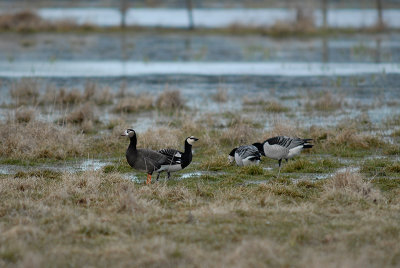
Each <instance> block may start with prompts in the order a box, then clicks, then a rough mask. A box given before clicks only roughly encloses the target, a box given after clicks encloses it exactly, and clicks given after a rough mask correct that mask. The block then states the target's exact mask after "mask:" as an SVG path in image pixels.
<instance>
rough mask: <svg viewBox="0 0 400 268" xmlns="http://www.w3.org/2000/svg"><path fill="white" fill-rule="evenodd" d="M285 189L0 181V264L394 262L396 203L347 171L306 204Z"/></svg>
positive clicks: (86, 179)
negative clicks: (375, 198) (376, 195)
mask: <svg viewBox="0 0 400 268" xmlns="http://www.w3.org/2000/svg"><path fill="white" fill-rule="evenodd" d="M208 179H210V180H211V181H210V182H209V181H208ZM231 179H232V178H231ZM233 182H234V181H233ZM310 185H312V184H310ZM285 187H286V188H285ZM289 189H291V190H292V192H293V191H299V192H302V191H303V190H302V188H296V186H295V185H292V184H291V185H288V186H285V184H282V183H279V182H271V183H266V184H261V185H258V186H254V185H253V186H247V187H246V186H240V185H237V184H236V183H233V184H226V183H225V182H223V181H221V182H219V181H218V178H217V179H212V178H208V177H205V178H204V179H199V181H198V182H190V181H187V182H185V181H181V182H180V183H179V184H178V185H177V184H164V183H158V184H154V185H150V186H142V185H137V184H134V183H132V182H130V181H129V180H126V179H123V177H122V176H120V175H119V174H112V173H111V174H103V173H101V172H93V171H90V172H83V173H79V174H70V173H65V174H53V175H52V176H47V175H46V174H45V173H37V174H34V173H32V174H28V175H27V176H22V174H21V175H19V176H6V177H2V178H1V179H0V202H1V204H2V206H1V208H0V215H1V217H0V233H1V236H0V265H1V266H2V267H15V266H24V265H26V266H29V267H32V266H34V265H37V266H38V267H42V266H45V267H56V266H57V267H60V266H68V265H74V266H93V267H110V266H118V267H132V266H135V267H136V266H151V267H160V266H163V267H183V266H184V267H338V266H340V267H383V266H385V267H397V266H398V265H399V263H400V258H399V254H400V246H399V244H398V240H399V238H400V235H399V233H400V227H399V225H398V212H399V209H400V207H399V203H398V200H397V201H396V200H391V201H392V202H386V199H385V198H384V197H382V196H381V195H380V197H379V198H380V199H379V200H378V202H374V199H373V198H372V193H373V192H374V191H376V190H375V189H374V188H373V187H371V186H370V185H368V183H366V182H365V181H364V180H363V179H362V178H360V177H359V175H357V174H352V173H346V174H340V175H336V176H335V177H333V178H332V179H330V180H328V181H327V182H326V183H325V184H324V185H323V186H322V187H317V188H315V191H317V192H315V193H314V194H313V195H311V196H310V197H309V198H305V199H304V198H302V197H292V196H291V193H292V192H290V191H289ZM365 189H368V190H367V192H368V193H367V194H364V192H365ZM332 194H333V195H332ZM338 194H339V195H338Z"/></svg>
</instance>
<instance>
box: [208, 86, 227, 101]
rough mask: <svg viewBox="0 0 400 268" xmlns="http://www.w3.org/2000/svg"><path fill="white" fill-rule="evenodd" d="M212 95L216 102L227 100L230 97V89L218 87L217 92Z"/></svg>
mask: <svg viewBox="0 0 400 268" xmlns="http://www.w3.org/2000/svg"><path fill="white" fill-rule="evenodd" d="M211 97H212V99H213V100H214V101H215V102H221V103H222V102H227V101H228V99H229V96H228V90H227V89H226V88H223V87H218V89H217V92H216V93H215V94H214V95H212V96H211Z"/></svg>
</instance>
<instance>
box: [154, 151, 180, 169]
mask: <svg viewBox="0 0 400 268" xmlns="http://www.w3.org/2000/svg"><path fill="white" fill-rule="evenodd" d="M158 152H159V153H160V154H163V155H165V156H166V157H167V159H168V161H169V163H168V164H170V165H177V164H180V163H181V160H182V154H183V153H182V152H181V151H178V150H175V149H169V148H168V149H161V150H159V151H158Z"/></svg>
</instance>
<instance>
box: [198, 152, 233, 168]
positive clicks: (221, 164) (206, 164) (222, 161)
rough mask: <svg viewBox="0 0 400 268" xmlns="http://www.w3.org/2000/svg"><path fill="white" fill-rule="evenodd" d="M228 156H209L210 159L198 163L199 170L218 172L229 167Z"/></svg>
mask: <svg viewBox="0 0 400 268" xmlns="http://www.w3.org/2000/svg"><path fill="white" fill-rule="evenodd" d="M229 166H230V164H229V161H228V155H217V156H215V155H214V156H211V157H210V158H208V159H206V160H205V161H202V162H201V163H200V166H199V169H201V170H210V171H219V170H223V169H224V168H227V167H229Z"/></svg>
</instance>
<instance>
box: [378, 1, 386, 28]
mask: <svg viewBox="0 0 400 268" xmlns="http://www.w3.org/2000/svg"><path fill="white" fill-rule="evenodd" d="M382 9H383V7H382V0H376V10H377V12H378V21H377V26H378V28H379V29H383V28H384V26H385V25H384V24H383V12H382Z"/></svg>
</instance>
